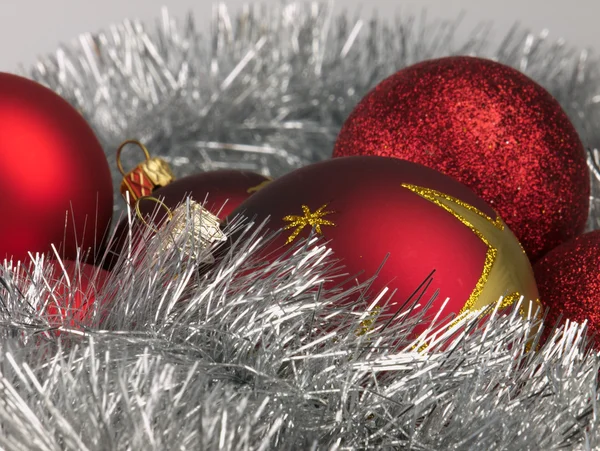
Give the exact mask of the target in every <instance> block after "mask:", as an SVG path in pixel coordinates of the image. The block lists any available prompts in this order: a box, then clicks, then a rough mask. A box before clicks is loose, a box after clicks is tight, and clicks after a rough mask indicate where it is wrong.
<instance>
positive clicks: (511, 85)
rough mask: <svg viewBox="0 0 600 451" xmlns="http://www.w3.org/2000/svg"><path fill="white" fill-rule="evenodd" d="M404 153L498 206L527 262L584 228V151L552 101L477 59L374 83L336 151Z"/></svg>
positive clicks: (436, 64)
mask: <svg viewBox="0 0 600 451" xmlns="http://www.w3.org/2000/svg"><path fill="white" fill-rule="evenodd" d="M347 155H380V156H391V157H397V158H402V159H405V160H409V161H413V162H416V163H420V164H423V165H425V166H428V167H430V168H433V169H436V170H438V171H440V172H443V173H444V174H446V175H449V176H451V177H453V178H454V179H456V180H458V181H460V182H462V183H464V184H465V185H467V186H468V187H470V188H471V189H472V190H473V191H475V193H476V194H479V195H480V196H481V198H483V199H484V200H485V201H487V202H488V203H489V204H490V205H491V206H492V207H493V208H495V209H496V211H498V213H499V214H500V216H501V217H502V218H503V219H504V220H505V221H506V223H507V224H508V226H509V227H510V228H511V229H512V230H513V231H514V232H515V235H516V236H517V238H519V240H520V241H521V243H522V244H523V246H524V248H525V249H526V250H527V253H528V255H529V256H530V258H531V259H532V260H536V259H538V258H539V257H541V256H542V255H543V254H545V253H546V252H547V251H549V250H550V249H552V248H554V247H556V246H557V245H559V244H560V243H563V242H565V241H567V240H568V239H570V238H572V237H574V236H576V235H578V234H579V233H581V232H583V230H584V227H585V223H586V219H587V215H588V202H589V194H590V180H589V173H588V168H587V165H586V156H585V152H584V149H583V146H582V144H581V141H580V139H579V137H578V136H577V133H576V131H575V129H574V128H573V125H572V124H571V122H570V121H569V119H568V118H567V116H566V114H565V113H564V112H563V110H562V108H561V107H560V105H559V104H558V102H557V101H556V100H555V99H554V98H553V97H552V96H551V95H550V94H549V93H548V92H547V91H546V90H545V89H543V88H542V87H541V86H539V85H538V84H537V83H535V82H534V81H532V80H531V79H529V78H527V77H526V76H525V75H523V74H521V73H520V72H518V71H516V70H514V69H512V68H510V67H507V66H504V65H501V64H498V63H495V62H492V61H489V60H485V59H480V58H470V57H451V58H442V59H437V60H432V61H426V62H423V63H420V64H417V65H414V66H411V67H408V68H406V69H403V70H401V71H399V72H398V73H396V74H394V75H392V76H391V77H390V78H388V79H386V80H384V81H383V82H381V83H380V84H379V85H378V86H377V87H376V88H375V89H374V90H373V91H371V92H370V93H369V94H368V95H367V96H366V97H365V98H364V99H363V100H362V101H361V102H360V103H359V104H358V106H357V107H356V109H355V110H354V111H353V112H352V114H351V115H350V117H349V118H348V120H347V121H346V123H345V124H344V126H343V128H342V130H341V132H340V135H339V137H338V139H337V142H336V144H335V150H334V152H333V156H334V157H339V156H347Z"/></svg>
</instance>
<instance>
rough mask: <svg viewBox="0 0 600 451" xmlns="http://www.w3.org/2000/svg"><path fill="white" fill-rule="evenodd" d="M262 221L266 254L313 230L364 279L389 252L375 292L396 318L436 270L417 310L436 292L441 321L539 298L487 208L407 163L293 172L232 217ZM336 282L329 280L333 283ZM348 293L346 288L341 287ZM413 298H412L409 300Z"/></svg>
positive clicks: (527, 269) (523, 259)
mask: <svg viewBox="0 0 600 451" xmlns="http://www.w3.org/2000/svg"><path fill="white" fill-rule="evenodd" d="M237 215H243V216H246V217H249V218H251V219H255V220H256V221H257V223H261V222H262V221H264V220H266V219H267V218H268V217H270V218H271V220H270V222H269V223H268V225H269V227H270V228H273V229H279V228H282V229H283V232H284V233H282V234H281V235H279V236H278V237H277V238H276V239H275V240H274V241H273V242H272V243H270V244H269V246H268V249H266V250H265V253H264V256H265V258H267V259H269V258H275V257H278V256H280V255H281V254H282V253H283V252H285V251H286V249H287V247H288V246H289V245H290V244H291V243H293V242H294V241H296V240H298V239H300V238H306V237H307V236H308V235H309V233H310V232H311V230H312V229H313V227H314V230H315V232H316V233H321V234H322V235H324V236H325V238H326V239H327V240H328V241H329V244H328V245H329V246H330V247H331V249H332V250H333V252H334V254H335V256H336V257H337V258H339V259H341V263H342V264H343V265H345V268H346V269H347V271H348V273H349V274H350V275H356V274H359V273H361V272H363V274H360V275H357V277H356V281H357V282H363V281H365V280H367V279H368V278H370V277H372V276H373V275H374V274H375V273H376V272H377V270H378V268H379V267H380V266H381V264H382V262H383V261H384V259H385V258H386V255H387V254H388V253H389V259H388V260H387V261H386V263H385V265H384V266H383V269H382V270H381V272H380V273H379V277H378V278H377V280H376V281H375V282H374V284H373V285H372V290H373V293H374V294H377V293H379V292H380V291H381V290H382V289H383V288H384V287H389V289H390V292H392V291H394V290H397V292H396V294H395V296H394V297H393V299H392V303H391V304H389V305H388V306H389V312H390V313H393V312H395V311H397V310H398V309H399V308H400V307H401V306H402V305H403V304H404V303H405V302H406V301H407V300H408V299H409V298H410V297H411V294H412V293H413V292H414V291H415V290H416V289H417V288H418V287H419V285H421V284H422V282H423V281H424V280H426V279H427V277H428V275H429V274H430V273H431V272H432V271H433V270H435V273H434V275H433V283H432V284H431V286H430V287H429V288H428V289H427V290H426V291H425V292H424V296H423V298H422V299H423V300H422V302H421V305H424V304H426V303H427V301H428V300H429V299H430V298H431V297H432V296H433V294H434V292H435V290H436V289H438V288H439V289H440V290H441V294H440V296H438V297H437V300H436V301H435V302H434V304H433V306H432V309H433V310H431V311H430V312H436V311H437V310H439V308H440V306H441V305H442V304H443V302H444V301H445V300H446V298H447V297H449V298H450V302H449V304H448V306H447V308H446V310H445V312H446V314H450V313H455V314H458V313H459V312H463V311H467V310H472V309H479V308H481V307H483V306H485V305H488V304H489V303H492V302H496V301H498V299H499V298H500V296H506V297H507V299H506V302H507V303H510V302H512V301H514V300H516V299H518V298H519V297H520V295H523V296H525V298H526V300H530V299H531V300H533V301H536V300H537V289H536V286H535V281H534V279H533V273H532V270H531V266H530V264H529V260H528V259H527V256H526V255H525V253H524V251H523V250H522V248H521V247H520V245H519V243H518V241H517V240H516V238H515V237H514V235H513V234H512V232H511V231H510V230H509V229H508V228H507V227H506V226H505V225H504V223H503V222H502V220H501V219H500V218H499V217H498V216H497V215H496V213H495V212H494V210H493V209H492V208H490V207H489V206H488V205H487V204H486V203H485V202H483V201H482V200H481V199H480V198H479V197H477V196H476V195H475V194H474V193H473V192H472V191H471V190H469V189H468V188H467V187H465V186H464V185H462V184H460V183H458V182H456V181H454V180H452V179H451V178H450V177H447V176H445V175H443V174H441V173H438V172H436V171H434V170H432V169H429V168H426V167H425V166H421V165H418V164H415V163H410V162H407V161H403V160H399V159H395V158H383V157H348V158H337V159H333V160H328V161H324V162H321V163H316V164H313V165H310V166H306V167H304V168H301V169H298V170H296V171H294V172H291V173H289V174H287V175H285V176H283V177H281V178H279V179H277V180H275V181H274V182H272V183H271V184H270V185H269V186H267V187H265V188H264V189H263V190H261V191H260V192H258V193H256V194H255V195H254V196H252V197H250V198H249V199H248V200H246V201H245V202H244V203H243V204H241V205H240V207H239V208H238V209H237V210H236V211H234V212H233V213H232V214H231V215H230V217H229V218H230V219H231V220H234V219H235V217H236V216H237ZM336 283H337V281H336ZM346 288H348V287H346ZM413 300H414V298H413Z"/></svg>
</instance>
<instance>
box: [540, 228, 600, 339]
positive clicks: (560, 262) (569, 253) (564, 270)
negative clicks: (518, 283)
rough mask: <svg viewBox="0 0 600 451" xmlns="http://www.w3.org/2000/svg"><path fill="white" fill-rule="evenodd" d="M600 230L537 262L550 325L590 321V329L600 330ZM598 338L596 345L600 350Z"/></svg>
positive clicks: (575, 240) (549, 326) (561, 247)
mask: <svg viewBox="0 0 600 451" xmlns="http://www.w3.org/2000/svg"><path fill="white" fill-rule="evenodd" d="M599 262H600V231H599V230H596V231H594V232H590V233H586V234H585V235H582V236H579V237H577V238H575V239H574V240H572V241H570V242H568V243H565V244H563V245H561V246H559V247H557V248H556V249H554V250H552V251H551V252H549V253H548V254H547V255H546V256H545V257H544V258H542V259H541V260H540V261H539V262H538V263H536V265H535V266H534V268H533V269H534V273H535V278H536V281H537V285H538V289H539V293H540V299H541V300H542V302H543V304H544V306H545V307H548V308H549V309H550V310H549V313H548V318H547V323H546V324H547V327H548V328H551V327H552V326H554V325H555V324H556V322H557V320H558V318H559V317H560V316H561V315H562V316H563V318H562V319H563V322H564V321H565V320H566V319H570V320H572V321H575V322H577V323H582V322H583V321H585V320H587V321H588V331H589V332H590V333H591V334H594V335H596V336H599V333H600V272H599V271H598V269H599V265H598V263H599ZM599 343H600V342H598V341H596V348H597V349H599V350H600V346H599Z"/></svg>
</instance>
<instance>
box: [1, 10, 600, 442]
mask: <svg viewBox="0 0 600 451" xmlns="http://www.w3.org/2000/svg"><path fill="white" fill-rule="evenodd" d="M455 28H456V23H454V22H448V23H446V22H436V23H425V22H423V21H420V20H418V19H416V18H413V17H402V18H400V19H399V20H398V22H397V23H394V24H389V23H387V22H384V21H378V20H373V21H368V22H365V21H362V20H358V19H356V20H355V19H351V18H350V17H349V16H347V15H335V14H333V12H332V10H331V9H330V8H329V7H328V6H326V5H322V4H300V3H289V4H283V5H281V6H278V7H271V8H270V9H266V8H261V7H258V6H252V7H247V8H246V9H244V10H243V12H242V13H241V14H239V15H238V16H236V17H235V18H232V17H230V16H229V15H228V13H227V10H226V8H225V7H224V6H217V7H216V8H215V17H214V20H213V24H212V32H211V34H210V35H209V36H208V37H203V36H202V35H201V33H199V32H198V31H196V30H195V27H194V23H193V21H192V20H191V19H189V20H187V21H186V22H185V23H184V24H177V23H176V22H175V21H173V20H172V19H171V18H169V16H168V15H167V14H166V12H165V13H163V15H162V17H161V19H160V21H159V25H158V27H157V28H156V29H155V30H153V31H148V30H146V28H145V27H143V26H142V25H141V24H139V23H137V22H132V21H127V22H124V23H123V24H121V25H119V26H115V27H113V28H110V29H109V30H108V31H106V32H103V33H100V34H97V35H92V34H88V35H84V36H82V37H81V38H80V40H79V44H77V45H75V46H72V47H65V48H61V49H60V50H58V51H57V53H56V54H54V55H51V56H49V57H48V58H46V59H45V60H43V61H40V62H39V63H38V64H37V65H36V66H35V67H34V68H33V69H32V70H31V72H30V73H28V74H27V75H28V76H31V77H32V78H34V79H36V80H38V81H40V82H42V83H44V84H46V85H48V86H50V87H51V88H53V89H54V90H56V91H57V92H59V93H60V94H61V95H63V96H64V97H65V98H67V99H68V100H69V101H71V102H72V103H73V104H74V105H75V106H76V107H77V108H78V109H80V110H81V111H82V112H83V114H84V115H85V116H86V117H87V118H88V120H89V121H90V123H91V124H92V125H93V126H94V128H95V130H96V132H97V133H98V135H99V137H100V138H101V140H102V141H103V143H104V145H105V149H106V153H107V156H108V158H109V161H110V162H111V164H112V168H113V172H114V176H115V182H116V183H118V182H119V181H120V180H119V175H118V172H117V171H116V164H115V152H116V147H117V146H118V144H119V143H120V142H121V141H123V140H125V139H126V138H137V139H140V140H142V141H143V142H144V143H146V145H147V146H148V147H149V148H150V150H151V151H152V152H153V153H154V154H155V155H159V156H162V157H164V158H166V159H168V160H170V162H171V163H172V165H173V166H174V169H175V172H176V174H177V175H179V176H184V175H187V174H191V173H194V172H197V171H200V170H210V169H217V168H223V167H228V168H231V167H232V168H244V169H251V170H256V171H259V172H262V173H264V174H267V175H272V176H278V175H281V174H283V173H285V172H288V171H290V170H292V169H294V168H296V167H299V166H301V165H305V164H308V163H310V162H314V161H318V160H321V159H324V158H327V157H328V156H329V155H330V152H331V149H332V146H333V142H334V140H335V137H336V135H337V132H338V130H339V128H340V127H341V124H342V122H343V121H344V119H345V117H346V116H347V115H348V113H349V112H350V110H351V109H352V107H353V106H354V105H355V104H356V102H358V100H360V98H361V97H362V96H363V95H364V94H365V93H366V92H367V91H368V90H369V89H370V88H371V87H373V86H374V85H375V84H376V83H377V82H378V81H380V80H381V79H383V78H384V77H386V76H387V75H389V74H391V73H393V72H394V71H395V70H397V69H399V68H402V67H404V66H407V65H409V64H412V63H414V62H417V61H420V60H423V59H427V58H431V57H437V56H443V55H449V54H472V55H480V56H485V57H491V58H495V59H497V60H499V61H501V62H503V63H506V64H509V65H512V66H514V67H516V68H518V69H520V70H521V71H523V72H525V73H526V74H528V75H530V76H531V77H532V78H534V79H536V80H537V81H539V82H540V83H541V84H542V85H544V86H545V87H546V88H547V89H549V90H550V92H551V93H552V94H553V95H554V96H555V97H556V98H557V99H558V100H559V101H560V102H561V104H562V105H563V107H564V108H565V110H566V111H567V112H568V114H569V115H570V117H571V119H572V120H573V122H574V123H575V125H576V127H577V129H578V130H579V132H580V133H581V136H582V139H583V141H584V143H585V144H586V145H587V146H588V147H589V149H590V168H591V170H592V172H593V174H596V173H598V170H597V164H596V162H595V161H594V159H595V157H596V156H597V155H596V151H595V150H594V149H596V148H600V134H599V132H598V131H597V130H596V125H597V124H598V123H600V106H598V102H599V101H600V92H599V90H600V65H598V63H597V62H596V61H592V60H590V58H589V57H588V54H587V53H586V52H581V51H574V50H571V49H569V48H567V47H566V46H565V45H563V44H562V43H560V42H553V41H550V40H549V39H548V38H547V36H545V35H542V36H538V37H536V36H534V35H531V34H529V33H527V32H526V31H524V30H520V29H518V28H515V29H514V30H513V31H512V32H511V33H510V34H509V36H507V37H506V39H505V40H504V41H503V42H502V43H501V44H500V45H499V46H493V45H492V44H491V43H490V42H489V41H488V40H487V39H486V32H485V30H480V31H478V32H476V33H474V34H473V36H472V38H471V39H468V40H465V41H462V42H456V41H457V39H455V37H454V36H455ZM357 68H360V70H357ZM131 158H132V159H131V160H129V163H133V162H134V161H135V158H134V157H131ZM599 186H600V185H598V179H597V178H596V177H594V185H593V199H592V202H591V212H592V214H591V216H590V224H589V226H590V228H598V227H600V220H599V218H600V213H599V212H598V208H599V207H600V204H596V201H595V199H596V197H597V196H599V195H600V188H599ZM116 205H118V206H119V207H118V208H117V211H116V214H119V213H121V212H123V211H124V210H123V205H124V203H123V202H122V200H121V199H120V197H116ZM128 213H130V212H128ZM235 227H236V228H238V227H239V228H242V230H246V233H245V235H244V236H243V237H242V238H241V239H240V240H239V241H237V242H235V243H233V244H232V246H231V247H230V248H227V249H226V252H224V256H223V257H222V258H221V259H220V260H219V263H218V264H217V266H216V267H214V268H212V269H211V270H210V271H208V272H198V270H197V264H196V262H195V261H194V260H193V259H190V258H187V259H186V258H183V257H184V256H182V255H180V254H179V253H178V251H177V248H178V247H177V246H171V247H170V248H168V250H167V251H163V252H161V253H159V254H158V255H160V258H158V260H157V259H155V258H149V257H148V255H155V252H154V251H156V250H157V249H162V248H161V247H160V246H161V245H162V243H161V239H162V238H161V235H160V234H159V235H158V236H156V237H154V238H150V237H148V240H147V241H148V244H147V247H146V248H145V249H141V250H140V249H131V250H130V252H129V253H128V254H127V255H125V256H124V258H123V260H122V261H121V262H120V263H119V264H118V265H117V267H116V268H115V269H114V270H113V273H112V276H111V279H110V281H109V283H108V284H107V286H106V288H105V289H104V290H103V291H102V292H101V293H97V294H96V304H95V309H94V312H93V315H91V316H90V317H89V318H86V320H85V321H84V322H83V324H72V321H70V319H66V320H65V321H64V323H63V324H62V325H56V324H52V323H50V322H49V321H48V318H47V317H46V315H45V314H44V311H45V309H46V308H47V300H48V298H49V297H50V296H52V294H53V293H54V282H52V281H50V280H49V277H48V276H49V272H48V268H47V265H45V264H44V262H43V261H39V262H38V264H37V265H36V266H35V267H34V268H31V269H30V270H29V271H24V270H23V269H22V268H17V267H13V266H11V265H10V264H8V263H6V264H4V265H3V266H2V267H0V283H1V286H0V321H1V323H2V328H0V334H1V336H0V340H1V341H0V346H1V349H2V353H1V355H0V429H1V431H0V446H1V447H2V448H3V449H10V450H24V449H36V450H64V449H68V450H105V449H122V450H129V449H131V450H138V449H144V450H145V449H156V450H165V449H179V450H183V449H225V450H238V449H239V450H266V449H281V450H286V449H289V450H296V449H313V450H317V449H319V450H321V449H323V450H325V449H327V450H330V449H331V450H337V449H339V450H342V449H414V450H429V449H477V450H480V449H486V450H492V449H507V450H512V449H519V450H522V449H544V450H545V449H555V448H574V449H595V448H598V447H600V435H599V434H597V433H596V426H597V425H598V424H599V421H600V420H599V419H598V410H597V403H598V401H599V397H598V393H597V384H598V380H597V378H598V371H599V369H600V360H599V359H598V355H597V354H596V353H594V352H592V351H590V350H589V346H588V344H587V342H586V339H585V325H576V324H567V325H566V326H565V327H564V328H562V329H560V330H556V331H554V332H553V333H552V334H551V335H550V338H549V340H548V341H547V342H546V343H545V344H543V345H541V346H537V344H536V343H535V342H533V343H532V340H533V339H537V338H539V334H541V332H542V330H540V329H539V326H540V325H539V324H538V323H536V322H535V321H533V320H531V321H524V320H522V319H521V318H520V317H519V315H518V314H517V311H518V306H517V307H516V308H515V309H514V311H513V312H512V313H503V314H500V313H499V312H497V311H493V312H492V316H491V317H488V318H487V319H481V317H480V316H479V315H477V314H474V315H473V316H471V317H467V318H464V319H463V320H461V321H460V322H459V323H458V324H454V326H453V327H452V328H449V327H448V326H449V324H450V323H451V322H452V321H453V319H452V318H450V317H448V315H446V314H444V312H441V313H440V314H439V315H438V316H437V317H436V318H435V326H432V327H431V329H430V330H429V331H428V332H427V333H425V334H424V335H423V336H421V337H420V338H419V339H418V340H411V339H408V338H407V336H409V334H410V332H411V330H412V328H413V327H414V326H415V324H416V323H417V322H418V321H419V320H420V319H422V318H408V317H406V318H400V319H397V320H396V321H394V322H392V323H390V324H388V323H387V322H386V321H377V322H375V323H373V319H374V316H376V315H377V314H381V315H386V313H385V311H384V312H381V313H378V312H377V311H376V310H375V309H373V306H374V305H375V299H374V298H373V297H372V296H371V297H369V296H367V291H368V290H367V288H368V286H367V285H366V284H365V285H364V286H361V287H357V288H356V290H357V291H359V292H360V293H363V292H364V293H365V296H364V297H363V298H361V302H363V303H364V308H363V309H362V310H361V309H358V310H357V309H352V308H351V306H347V305H345V306H344V303H341V302H340V300H342V299H344V298H348V297H349V296H351V295H352V293H343V292H338V291H325V290H323V289H322V282H323V281H324V280H325V279H328V278H331V277H334V276H336V275H341V274H343V272H344V271H343V268H342V267H341V266H340V265H339V264H338V262H336V261H335V256H332V255H330V252H329V250H328V248H327V247H326V246H325V245H324V243H322V242H320V241H319V240H318V239H311V240H309V241H307V242H304V243H302V242H299V243H297V245H296V247H295V248H294V252H293V253H292V254H291V255H290V256H289V258H287V259H282V260H280V261H277V262H275V263H273V264H271V265H269V266H268V267H265V266H264V265H262V266H261V264H260V261H258V260H257V258H256V257H255V255H256V252H257V250H258V249H260V247H261V246H263V245H264V243H265V242H266V241H268V240H269V233H271V232H269V231H268V230H267V229H266V228H264V226H263V225H252V224H250V225H248V224H243V223H240V224H236V225H235ZM167 232H168V230H167V231H165V233H167ZM230 232H231V230H227V231H226V233H230ZM184 239H187V240H191V241H192V243H191V245H192V246H193V245H194V243H193V240H194V237H193V235H191V234H189V235H188V236H187V237H185V236H184ZM188 244H189V243H188ZM429 282H430V283H434V284H435V279H434V280H433V281H429ZM61 283H63V284H65V281H62V282H61ZM69 286H70V288H68V287H67V288H65V289H73V290H74V289H76V287H77V286H78V282H77V280H76V278H75V279H73V280H71V281H69ZM440 295H442V296H443V293H441V294H440ZM411 301H412V302H417V301H418V302H419V303H421V304H426V303H427V302H428V301H429V300H427V299H413V300H411ZM356 311H363V313H362V314H357V313H356ZM368 324H375V326H371V327H365V325H368ZM536 334H537V335H536ZM532 337H533V338H532ZM530 348H532V349H533V350H529V349H530Z"/></svg>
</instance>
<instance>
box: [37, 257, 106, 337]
mask: <svg viewBox="0 0 600 451" xmlns="http://www.w3.org/2000/svg"><path fill="white" fill-rule="evenodd" d="M62 264H63V266H64V270H63V268H62V267H61V265H60V263H59V262H58V261H55V260H50V261H48V262H47V263H46V265H49V266H51V267H52V270H51V272H50V275H49V277H48V284H49V285H50V287H51V288H52V293H53V294H52V295H48V301H47V302H48V304H47V306H46V315H47V318H48V321H49V323H50V324H51V325H53V326H55V327H58V326H62V325H66V326H70V327H74V326H77V325H79V324H81V323H85V321H86V320H89V319H90V315H91V313H92V309H93V308H94V303H95V302H96V295H97V294H98V293H99V292H100V291H101V290H102V289H103V287H104V285H105V284H106V281H107V280H108V277H109V275H110V273H108V272H107V271H104V270H103V269H100V268H97V267H95V266H92V265H88V264H86V263H79V265H77V264H76V263H75V262H73V261H70V260H63V261H62Z"/></svg>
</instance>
